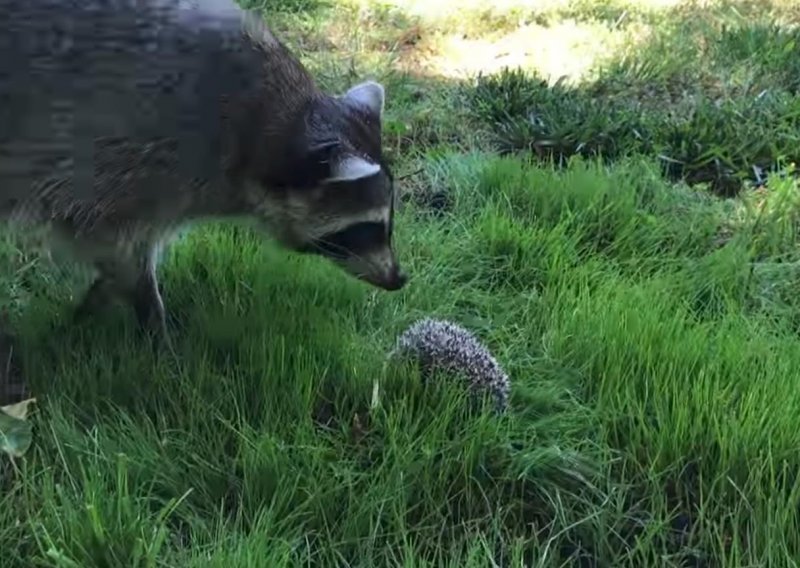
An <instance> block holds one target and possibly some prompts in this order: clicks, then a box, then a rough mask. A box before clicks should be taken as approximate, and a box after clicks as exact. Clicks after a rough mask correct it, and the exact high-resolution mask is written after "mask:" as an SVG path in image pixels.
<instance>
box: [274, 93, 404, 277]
mask: <svg viewBox="0 0 800 568" xmlns="http://www.w3.org/2000/svg"><path fill="white" fill-rule="evenodd" d="M383 106H384V90H383V87H382V86H381V85H379V84H377V83H374V82H366V83H362V84H360V85H357V86H355V87H353V88H352V89H350V90H349V91H348V92H347V93H345V94H344V95H342V96H339V97H327V96H323V97H318V98H316V99H314V100H313V101H312V103H311V104H310V106H309V108H308V109H307V110H306V111H305V112H304V113H303V116H302V117H301V118H300V119H299V120H298V122H297V125H298V128H297V131H296V134H295V136H294V140H293V142H292V143H291V144H290V145H289V150H288V152H287V154H286V156H287V157H286V160H285V163H284V165H285V166H286V169H283V171H284V172H285V173H284V174H283V179H281V180H280V181H279V183H278V184H277V185H278V186H282V187H283V190H282V191H280V192H279V194H278V195H275V193H272V195H275V197H274V198H271V199H270V200H269V203H267V202H265V203H264V206H263V208H262V213H263V214H264V221H265V222H266V223H267V224H268V225H269V226H270V228H271V232H272V234H273V235H274V236H275V237H277V239H278V240H279V241H280V242H281V243H282V244H283V245H284V246H285V247H287V248H289V249H291V250H294V251H297V252H301V253H310V254H316V255H319V256H322V257H324V258H327V259H328V260H330V261H331V262H333V263H335V264H336V265H338V266H339V267H341V268H342V269H344V270H345V271H346V272H347V273H349V274H350V275H352V276H354V277H356V278H358V279H360V280H363V281H365V282H368V283H369V284H372V285H373V286H376V287H379V288H382V289H384V290H399V289H401V288H402V287H403V286H404V285H405V284H406V281H407V277H406V275H405V274H404V273H403V271H402V270H401V268H400V265H399V263H398V261H397V258H396V255H395V251H394V248H393V245H392V233H393V228H394V209H395V187H394V182H393V179H392V174H391V172H390V170H389V168H388V166H387V165H386V163H385V162H384V160H383V157H382V154H381V117H382V113H383ZM272 185H273V186H274V185H276V184H275V183H274V180H273V182H272ZM276 200H277V202H276Z"/></svg>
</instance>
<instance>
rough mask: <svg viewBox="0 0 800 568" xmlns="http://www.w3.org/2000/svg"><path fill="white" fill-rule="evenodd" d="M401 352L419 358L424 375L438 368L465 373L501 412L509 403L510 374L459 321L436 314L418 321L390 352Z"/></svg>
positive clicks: (471, 384)
mask: <svg viewBox="0 0 800 568" xmlns="http://www.w3.org/2000/svg"><path fill="white" fill-rule="evenodd" d="M398 356H405V357H413V358H415V359H416V360H417V361H418V362H419V364H420V369H421V371H422V373H423V377H426V376H427V375H429V374H430V373H431V372H435V371H446V372H455V373H461V374H463V376H465V377H466V379H467V380H468V381H469V387H470V390H471V392H472V394H479V393H480V392H481V391H483V392H488V393H489V394H490V395H491V396H492V398H493V399H494V402H495V409H496V410H497V412H499V413H502V412H505V410H506V409H507V407H508V398H509V391H510V388H511V385H510V381H509V378H508V376H507V375H506V373H505V372H504V371H503V369H502V368H501V366H500V364H499V363H498V362H497V360H496V359H495V358H494V356H492V354H491V353H490V352H489V350H488V349H487V348H486V347H485V346H484V345H483V344H482V343H481V342H480V341H479V340H478V338H477V337H475V335H474V334H472V333H471V332H469V331H467V330H466V329H464V328H463V327H461V326H460V325H458V324H456V323H453V322H450V321H444V320H437V319H432V318H425V319H422V320H419V321H417V322H416V323H414V324H413V325H411V326H410V327H409V328H408V329H406V331H404V332H403V333H402V334H401V335H400V337H399V338H398V339H397V342H396V344H395V347H394V349H393V350H392V351H391V352H390V353H389V357H390V358H395V357H398Z"/></svg>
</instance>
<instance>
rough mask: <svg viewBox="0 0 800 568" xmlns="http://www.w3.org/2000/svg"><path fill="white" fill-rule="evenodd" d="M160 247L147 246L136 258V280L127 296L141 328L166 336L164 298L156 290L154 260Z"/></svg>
mask: <svg viewBox="0 0 800 568" xmlns="http://www.w3.org/2000/svg"><path fill="white" fill-rule="evenodd" d="M159 249H160V247H159V246H158V245H155V246H152V245H151V246H149V247H147V250H146V251H144V254H143V255H142V256H141V257H140V258H139V259H137V260H138V263H137V265H138V268H139V270H138V272H139V274H138V275H137V277H136V281H135V283H134V284H133V286H132V287H131V289H130V292H129V297H130V299H131V303H132V304H133V309H134V311H135V312H136V318H137V319H138V321H139V325H140V326H141V327H142V328H143V329H147V330H150V331H152V332H155V333H156V334H158V335H162V336H163V337H166V336H167V318H166V311H165V310H164V300H163V299H162V298H161V293H160V292H159V290H158V278H157V276H156V261H157V256H158V253H159Z"/></svg>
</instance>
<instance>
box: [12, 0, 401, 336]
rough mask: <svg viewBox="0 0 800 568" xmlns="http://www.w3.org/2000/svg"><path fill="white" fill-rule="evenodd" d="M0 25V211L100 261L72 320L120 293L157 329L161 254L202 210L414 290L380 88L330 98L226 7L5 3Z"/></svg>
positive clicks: (163, 0)
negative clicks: (396, 243) (397, 244)
mask: <svg viewBox="0 0 800 568" xmlns="http://www.w3.org/2000/svg"><path fill="white" fill-rule="evenodd" d="M0 27H2V29H3V34H1V35H0V216H1V217H2V218H3V219H5V220H6V221H8V222H11V223H15V224H16V225H17V226H22V227H25V226H32V225H37V226H45V227H47V229H48V231H49V232H50V234H51V235H52V236H53V237H54V238H55V239H56V240H57V241H58V242H59V243H66V244H68V245H69V246H70V248H71V249H72V250H73V251H74V252H76V253H77V254H78V256H79V257H80V258H81V259H83V260H84V261H86V262H87V263H90V264H91V265H93V266H94V268H96V271H97V276H96V279H95V280H94V283H93V284H92V285H91V286H90V288H89V290H88V291H87V292H86V294H85V296H84V298H83V300H82V301H81V302H80V303H79V304H78V305H77V306H76V308H75V317H83V316H85V315H87V314H90V313H93V312H94V311H95V310H96V309H98V308H100V307H102V306H104V305H105V304H107V303H108V301H109V300H110V299H112V298H114V297H119V298H123V299H124V300H127V301H128V302H130V304H131V305H132V306H133V308H134V310H135V313H136V316H137V318H138V321H139V323H140V324H141V325H142V327H143V328H145V329H151V330H154V331H156V332H158V333H161V332H164V331H165V330H166V328H165V308H164V303H163V300H162V297H161V294H160V292H159V284H158V279H157V275H156V273H157V265H158V261H159V259H160V255H161V251H162V249H163V247H164V246H165V245H166V244H167V243H168V241H169V240H170V239H171V238H172V236H173V235H175V234H176V231H178V230H181V229H182V228H183V227H186V226H187V225H189V224H192V223H195V222H198V221H202V220H204V219H249V220H252V221H254V222H255V224H256V225H257V226H258V227H260V228H261V229H262V230H263V232H264V234H265V236H267V237H271V238H273V239H275V240H276V241H277V242H278V243H280V245H281V246H283V247H284V248H285V249H287V250H290V251H295V252H297V253H303V254H313V255H317V256H319V257H322V258H325V259H327V260H328V261H330V262H332V263H334V264H335V265H337V266H339V267H340V268H341V269H343V271H345V273H347V274H349V275H351V277H354V278H357V279H360V280H362V281H364V282H366V283H368V284H369V285H372V286H374V287H377V288H379V289H383V290H386V291H396V290H400V289H401V288H403V287H404V285H405V284H406V281H407V276H406V274H405V273H404V271H403V270H402V269H401V267H400V265H399V262H398V260H397V258H396V255H395V252H394V248H393V243H392V234H393V223H394V208H395V185H394V180H393V177H392V173H391V171H390V168H389V166H388V164H387V163H386V160H385V159H384V155H383V152H382V145H381V138H382V118H383V112H384V104H385V103H384V102H385V90H384V87H383V86H382V85H381V84H380V83H378V82H375V81H364V82H361V83H358V84H355V85H353V86H352V87H351V88H350V89H349V90H347V91H346V92H343V93H338V94H328V93H324V92H323V91H322V90H321V88H320V87H318V85H317V84H316V82H315V80H314V78H313V77H312V76H311V74H310V72H309V71H308V70H307V69H306V68H305V67H304V66H303V65H302V63H301V62H300V60H299V59H298V58H297V57H296V56H294V55H293V54H292V53H291V52H290V50H289V49H288V48H287V47H286V45H285V44H284V43H283V42H281V41H280V40H279V39H278V38H277V37H276V36H275V35H274V34H273V33H272V32H271V31H270V29H269V28H268V26H267V24H266V23H265V22H264V20H263V18H262V17H261V16H259V15H258V14H256V13H254V12H253V11H250V10H246V9H243V8H241V7H239V6H238V5H237V4H236V3H235V2H234V1H233V0H80V1H79V0H0Z"/></svg>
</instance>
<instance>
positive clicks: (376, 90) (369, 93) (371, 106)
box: [343, 81, 386, 118]
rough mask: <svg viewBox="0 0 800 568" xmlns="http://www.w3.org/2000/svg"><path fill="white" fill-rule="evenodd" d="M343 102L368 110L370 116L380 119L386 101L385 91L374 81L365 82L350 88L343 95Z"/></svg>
mask: <svg viewBox="0 0 800 568" xmlns="http://www.w3.org/2000/svg"><path fill="white" fill-rule="evenodd" d="M343 98H344V100H345V101H346V102H348V103H350V104H354V105H356V106H361V107H364V108H366V109H368V110H369V111H370V112H371V113H372V114H374V115H375V116H377V117H378V118H381V117H382V116H383V107H384V104H385V100H386V90H385V89H384V88H383V85H381V84H380V83H376V82H375V81H365V82H364V83H359V84H358V85H356V86H355V87H351V88H350V90H348V91H347V92H346V93H345V94H344V97H343Z"/></svg>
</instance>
